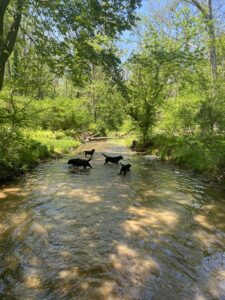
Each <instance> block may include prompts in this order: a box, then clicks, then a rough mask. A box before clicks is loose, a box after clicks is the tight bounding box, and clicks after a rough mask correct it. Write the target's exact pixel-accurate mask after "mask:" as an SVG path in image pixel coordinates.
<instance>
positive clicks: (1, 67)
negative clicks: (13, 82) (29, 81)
mask: <svg viewBox="0 0 225 300" xmlns="http://www.w3.org/2000/svg"><path fill="white" fill-rule="evenodd" d="M5 64H6V61H4V60H3V59H2V57H1V56H0V91H1V90H2V88H3V82H4V75H5Z"/></svg>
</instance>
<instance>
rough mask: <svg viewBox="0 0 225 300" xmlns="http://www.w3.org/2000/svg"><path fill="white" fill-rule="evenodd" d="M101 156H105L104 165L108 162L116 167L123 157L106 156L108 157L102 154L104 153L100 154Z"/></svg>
mask: <svg viewBox="0 0 225 300" xmlns="http://www.w3.org/2000/svg"><path fill="white" fill-rule="evenodd" d="M102 155H103V156H105V162H104V164H107V163H108V162H111V163H113V164H117V165H118V163H119V161H120V160H121V159H123V156H121V155H120V156H114V157H113V156H108V155H106V154H104V153H102Z"/></svg>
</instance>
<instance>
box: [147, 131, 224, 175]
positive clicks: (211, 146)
mask: <svg viewBox="0 0 225 300" xmlns="http://www.w3.org/2000/svg"><path fill="white" fill-rule="evenodd" d="M151 143H152V145H153V146H152V147H151V150H152V151H154V152H155V153H157V154H158V155H160V156H161V157H162V158H164V159H172V160H174V161H176V162H177V163H179V164H182V165H184V166H187V167H190V168H191V169H194V170H196V171H199V172H201V173H202V172H208V173H211V174H212V175H213V174H217V173H219V172H220V171H221V170H223V169H224V168H225V138H224V137H223V136H218V135H210V136H166V135H156V136H154V137H152V140H151Z"/></svg>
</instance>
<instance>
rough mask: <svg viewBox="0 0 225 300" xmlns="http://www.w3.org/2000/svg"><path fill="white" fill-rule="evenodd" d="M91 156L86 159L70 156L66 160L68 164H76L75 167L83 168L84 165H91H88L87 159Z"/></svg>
mask: <svg viewBox="0 0 225 300" xmlns="http://www.w3.org/2000/svg"><path fill="white" fill-rule="evenodd" d="M91 159H92V158H90V159H88V160H86V159H81V158H72V159H69V160H68V162H67V163H68V164H69V165H72V166H76V167H84V169H85V168H86V167H89V168H92V166H91V165H90V163H89V161H90V160H91Z"/></svg>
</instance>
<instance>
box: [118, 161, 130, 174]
mask: <svg viewBox="0 0 225 300" xmlns="http://www.w3.org/2000/svg"><path fill="white" fill-rule="evenodd" d="M120 164H121V166H122V167H121V169H120V172H119V175H121V174H122V173H123V174H124V175H126V174H127V172H130V168H131V164H127V165H123V164H122V163H120Z"/></svg>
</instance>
